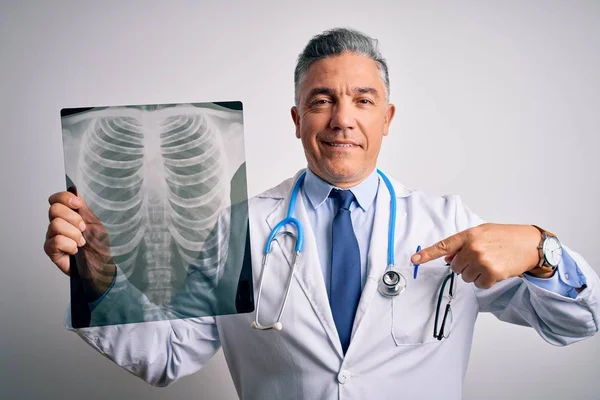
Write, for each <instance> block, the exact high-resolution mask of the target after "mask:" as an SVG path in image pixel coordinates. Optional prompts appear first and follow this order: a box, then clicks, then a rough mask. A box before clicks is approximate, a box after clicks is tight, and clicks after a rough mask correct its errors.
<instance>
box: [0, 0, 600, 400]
mask: <svg viewBox="0 0 600 400" xmlns="http://www.w3.org/2000/svg"><path fill="white" fill-rule="evenodd" d="M0 4H1V5H0V122H1V125H0V126H1V128H0V129H1V131H0V134H1V136H0V178H1V181H0V184H1V187H2V197H1V198H2V204H1V208H0V218H1V219H0V223H1V230H0V246H1V247H0V249H1V253H0V254H2V256H3V261H2V264H1V268H2V272H3V273H2V278H1V279H0V351H1V352H0V397H4V395H7V397H6V398H86V399H93V398H94V399H95V398H110V397H112V398H126V397H130V398H132V397H139V398H142V397H143V398H146V399H159V398H178V399H187V398H204V399H234V398H236V395H235V390H234V389H233V386H232V383H231V379H230V378H229V374H228V371H227V367H226V365H225V362H224V359H223V357H222V353H220V352H219V354H218V355H217V356H216V357H215V358H214V359H213V360H212V361H211V362H210V364H209V365H208V366H207V367H206V368H205V369H204V370H202V371H201V372H199V373H197V374H194V375H192V376H191V377H187V378H183V379H182V380H181V381H179V382H177V383H176V384H174V385H173V386H171V387H169V388H166V389H157V388H153V387H151V386H149V385H147V384H146V383H144V382H142V381H141V380H139V379H137V378H135V377H133V376H132V375H130V374H129V373H127V372H126V371H124V370H122V369H120V368H119V367H117V366H115V365H114V364H112V363H111V362H110V361H109V360H107V359H105V358H103V357H102V356H100V355H99V354H97V353H96V352H95V351H94V350H92V349H91V348H89V347H88V346H87V345H85V344H84V343H83V341H81V340H80V339H79V338H78V337H77V336H76V335H75V334H73V333H69V332H66V331H65V330H64V328H63V315H64V311H65V309H66V307H67V304H68V299H69V281H68V279H67V278H66V277H65V276H64V275H62V273H60V272H59V271H58V270H57V269H56V268H54V267H53V265H52V264H51V263H50V262H49V260H48V259H47V258H46V257H45V255H44V253H43V250H42V245H43V241H44V234H45V231H46V228H47V209H48V203H47V198H48V196H49V195H50V194H51V193H53V192H56V191H60V190H64V188H65V186H64V165H63V158H62V139H61V129H60V118H59V111H60V109H61V108H63V107H80V106H81V107H83V106H99V105H119V104H155V103H176V102H189V101H193V102H204V101H228V100H240V101H242V102H243V103H244V111H245V115H244V120H245V121H244V122H245V125H244V127H245V135H246V151H247V161H248V165H247V170H248V184H249V191H250V193H249V194H250V195H255V194H257V193H259V192H261V191H262V190H264V189H267V188H268V187H271V186H273V185H275V184H276V183H278V182H279V181H280V180H282V179H284V178H287V177H289V176H290V175H291V174H293V173H294V172H296V171H297V170H298V169H299V168H302V167H304V166H305V159H304V154H303V151H302V147H301V144H300V142H299V141H298V140H297V139H296V138H295V136H294V129H293V124H292V120H291V118H290V114H289V109H290V107H291V106H292V103H293V69H294V65H295V60H296V57H297V55H298V54H299V53H300V51H301V50H302V48H303V46H304V45H305V44H306V42H307V41H308V40H309V39H310V37H311V36H313V35H315V34H317V33H320V32H321V31H323V30H325V29H328V28H332V27H336V26H349V27H354V28H357V29H360V30H363V31H364V32H366V33H368V34H370V35H372V36H374V37H376V38H378V39H379V40H380V43H381V50H382V52H383V54H384V56H385V57H386V58H387V60H388V62H389V65H390V77H391V100H392V102H394V103H395V104H396V106H397V115H396V118H395V120H394V122H393V124H392V127H391V133H390V136H389V137H388V138H386V139H385V141H384V145H383V146H384V147H383V149H382V152H381V157H380V164H379V167H380V168H381V169H383V170H384V171H386V172H387V173H388V174H389V175H392V176H394V177H395V178H397V179H398V180H400V181H402V182H403V183H404V184H406V185H407V186H410V187H415V188H420V189H424V190H426V191H427V192H429V193H431V194H446V193H459V194H461V195H462V197H463V199H464V201H465V202H466V204H467V205H468V206H469V207H470V208H471V209H472V210H474V211H475V212H476V213H478V214H479V215H481V216H482V217H483V218H485V219H486V220H489V221H493V222H511V223H535V224H538V225H541V226H543V227H546V228H547V229H549V230H551V231H553V232H555V233H557V234H558V235H559V237H560V238H561V239H562V241H563V242H565V243H566V244H567V245H568V246H570V247H571V248H573V249H575V250H576V251H578V252H579V253H581V254H582V255H583V256H584V257H585V258H586V259H587V260H588V262H589V263H590V264H591V265H592V266H594V267H595V269H596V271H599V270H600V252H599V251H598V230H599V229H600V212H599V211H598V209H599V207H598V204H599V201H598V200H599V195H600V193H599V192H600V178H599V172H600V159H599V158H598V157H597V153H598V146H599V145H600V139H599V138H598V137H599V136H600V111H599V110H600V74H599V73H598V71H600V2H598V1H566V0H564V1H485V2H481V1H472V2H467V1H453V2H449V1H448V2H446V1H439V2H416V1H412V2H409V1H394V2H392V1H390V2H379V1H374V0H370V1H360V2H350V1H347V0H346V1H340V2H325V1H321V2H310V1H296V2H289V3H284V2H275V1H273V2H271V3H267V2H256V1H243V0H232V1H227V2H217V1H215V2H208V1H169V2H167V1H156V0H155V1H148V0H147V1H128V2H125V1H86V2H83V1H77V2H76V1H71V2H64V1H54V2H42V1H37V2H34V1H2V2H1V3H0ZM599 349H600V335H598V336H596V337H594V338H592V339H589V340H586V341H584V342H581V343H578V344H575V345H572V346H568V347H566V348H555V347H553V346H551V345H549V344H547V343H545V342H544V341H543V340H542V339H541V338H539V336H537V334H536V333H535V332H533V330H531V329H527V328H523V327H516V326H510V325H508V324H505V323H501V322H499V321H497V320H496V319H494V318H493V317H490V316H489V315H481V317H480V319H479V321H478V323H477V326H476V333H475V341H474V344H473V353H472V357H471V363H470V367H469V371H468V375H467V378H466V381H465V391H464V394H465V395H464V398H465V399H482V398H496V399H507V398H511V399H513V398H514V399H527V398H546V399H548V398H556V399H558V398H569V399H591V398H597V396H598V395H597V393H599V392H600V380H599V379H598V371H599V370H600V361H599V360H600V350H599ZM432 384H435V377H434V376H432Z"/></svg>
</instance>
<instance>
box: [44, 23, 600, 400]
mask: <svg viewBox="0 0 600 400" xmlns="http://www.w3.org/2000/svg"><path fill="white" fill-rule="evenodd" d="M295 82H296V105H295V106H294V107H293V108H292V110H291V114H292V118H293V121H294V124H295V127H296V136H297V137H298V138H299V139H301V141H302V145H303V147H304V151H305V154H306V159H307V162H308V169H307V171H306V176H305V178H304V183H303V185H302V186H301V190H300V194H299V195H298V202H297V205H296V207H295V210H294V213H295V214H294V215H295V216H296V218H297V219H298V220H299V221H300V222H301V224H302V226H303V227H304V231H305V248H304V253H303V255H302V257H301V262H300V264H299V266H298V268H297V271H296V275H295V279H294V280H293V281H292V283H291V286H290V292H289V301H288V303H287V306H286V309H285V312H284V314H283V316H282V319H281V323H282V326H283V330H281V331H275V330H269V331H261V330H253V329H251V328H250V326H251V323H252V321H254V320H255V317H256V315H255V313H249V314H239V315H224V316H219V317H210V318H190V319H182V320H173V321H156V322H152V323H143V324H128V325H117V326H105V327H96V328H86V329H81V330H78V331H77V332H78V334H79V335H80V336H81V337H82V338H83V339H84V340H86V341H87V342H88V343H89V344H91V345H92V346H93V347H94V348H96V349H97V350H98V351H100V352H102V353H103V354H105V355H107V356H108V357H109V358H111V359H112V360H114V361H115V362H116V363H118V364H119V365H121V366H123V367H124V368H126V369H127V370H129V371H131V372H132V373H134V374H136V375H138V376H140V377H141V378H142V379H144V380H146V381H147V382H149V383H151V384H153V385H157V386H160V385H167V384H169V383H172V382H174V381H175V380H176V379H178V378H179V377H181V376H184V375H188V374H191V373H193V372H195V371H197V370H199V369H200V368H202V366H203V365H204V364H205V363H206V362H207V361H208V360H209V359H210V357H212V355H213V354H214V353H215V352H216V351H217V350H218V348H219V347H220V346H222V348H223V350H224V354H225V357H226V359H227V363H228V365H229V368H230V371H231V373H232V377H233V381H234V383H235V385H236V388H237V391H238V393H239V395H240V397H241V398H244V399H246V398H252V399H267V398H273V399H281V398H286V399H288V398H294V399H296V398H297V399H325V398H342V399H344V398H359V399H371V398H399V397H401V398H427V399H429V398H445V399H458V398H460V397H461V386H462V380H463V377H464V374H465V371H466V367H467V364H468V359H469V352H470V346H471V341H472V335H473V327H474V323H475V320H476V317H477V314H478V312H479V311H482V312H492V313H493V314H494V315H496V316H497V317H498V318H499V319H501V320H504V321H508V322H511V323H515V324H521V325H528V326H531V327H533V328H534V329H535V330H536V331H537V332H539V334H540V335H541V336H542V337H543V338H544V339H545V340H546V341H548V342H550V343H552V344H555V345H566V344H569V343H573V342H576V341H578V340H582V339H584V338H586V337H590V336H592V335H593V334H594V333H595V332H597V331H598V323H597V321H599V320H600V301H599V300H600V292H599V291H600V282H599V279H598V276H597V275H596V274H595V273H594V271H593V270H592V268H591V267H590V266H589V265H588V264H587V263H586V261H585V260H584V259H583V258H582V257H581V256H580V255H578V254H577V253H575V252H574V251H572V250H570V249H569V248H567V247H566V246H564V245H562V246H561V245H560V243H559V242H558V241H557V240H556V239H555V237H554V236H553V235H552V234H551V233H549V232H546V231H545V230H543V229H542V228H538V227H535V226H530V225H499V224H489V223H483V221H481V220H480V219H479V218H478V217H477V216H476V215H474V214H473V213H472V212H470V211H469V210H468V209H467V208H466V207H465V206H464V205H463V204H462V202H461V200H460V198H459V197H457V196H445V197H436V198H432V197H428V196H426V195H424V194H423V193H422V192H420V191H417V190H410V189H408V188H406V187H404V186H403V185H401V184H400V183H399V182H397V181H395V180H391V184H392V187H393V189H394V191H395V193H392V192H391V191H388V190H386V186H387V185H386V182H385V180H384V178H383V177H381V176H380V175H379V174H378V173H377V171H376V169H375V168H376V164H377V157H378V153H379V150H380V148H381V143H382V139H383V137H384V136H386V135H387V133H388V129H389V126H390V124H391V122H392V120H393V117H394V111H395V110H394V106H393V105H392V104H390V103H389V80H388V72H387V66H386V63H385V61H384V60H383V58H382V57H381V55H380V54H379V52H378V50H377V48H376V46H375V42H374V41H373V40H372V39H371V38H369V37H367V36H365V35H363V34H361V33H359V32H356V31H352V30H347V29H336V30H332V31H327V32H324V33H323V34H321V35H318V36H316V37H314V38H313V39H312V40H311V41H310V42H309V43H308V45H307V46H306V48H305V49H304V51H303V52H302V54H301V55H300V57H299V59H298V63H297V67H296V73H295ZM298 176H299V174H297V175H296V176H295V177H293V178H291V179H288V180H286V181H284V182H283V183H281V184H280V185H278V186H277V187H275V188H272V189H270V190H268V191H266V192H265V193H263V194H261V195H259V196H257V197H256V198H254V199H252V200H251V201H250V202H249V205H248V207H249V221H250V229H251V235H250V236H251V249H252V251H251V253H252V265H253V267H254V268H253V269H254V271H253V273H254V282H255V293H256V291H257V288H258V286H257V285H258V282H259V280H260V272H261V268H260V265H261V260H262V248H263V246H264V243H265V240H266V238H267V237H268V235H269V233H270V232H271V230H272V229H273V227H274V226H275V225H276V224H277V223H278V222H279V221H281V220H282V219H283V218H284V217H285V215H286V208H287V204H288V202H289V196H290V192H291V191H292V186H293V184H294V182H295V181H296V179H297V178H298ZM394 198H395V200H396V203H397V210H396V227H395V231H394V234H395V241H394V243H393V244H392V245H393V247H394V249H393V250H394V251H393V253H394V255H395V258H396V260H397V262H396V268H395V270H396V271H397V272H399V273H400V274H402V276H403V277H404V281H402V282H406V288H405V289H404V290H402V293H401V294H399V295H398V296H391V297H388V296H384V295H381V294H380V293H378V288H380V287H381V284H382V283H381V277H382V276H383V274H384V272H385V271H386V267H387V264H388V262H387V259H386V255H387V253H388V247H387V246H388V242H387V240H386V239H387V238H388V229H389V221H390V204H391V200H392V199H394ZM50 203H51V207H50V219H51V223H50V226H49V229H48V235H47V241H46V244H45V250H46V252H47V254H48V255H49V257H50V258H51V260H52V261H53V262H54V263H55V264H56V265H57V266H58V267H59V268H60V269H61V270H62V271H63V272H65V273H69V268H70V265H69V262H68V259H69V255H71V254H75V253H76V252H77V248H78V247H81V246H82V245H84V243H85V241H84V240H83V235H84V234H85V233H86V231H87V229H89V228H86V227H80V224H81V222H85V215H86V208H85V205H84V204H83V203H82V202H81V201H80V200H78V199H77V198H76V196H74V195H73V194H71V193H68V192H61V193H57V194H54V195H52V196H51V197H50ZM78 211H79V212H78ZM82 215H83V217H82ZM82 232H83V233H82ZM419 244H424V245H426V246H429V247H427V248H425V249H423V250H421V251H419V252H417V253H416V254H413V253H414V249H415V248H416V246H417V245H419ZM539 246H541V247H542V249H541V250H540V249H538V247H539ZM552 246H554V247H552ZM273 247H274V248H273V251H272V254H271V258H270V267H271V269H270V271H268V273H270V274H271V275H270V276H268V277H267V278H265V279H266V283H265V286H264V289H263V290H264V291H263V296H262V298H261V303H260V316H259V317H260V321H261V322H262V321H267V322H268V323H272V322H273V321H274V319H275V318H276V316H277V314H278V311H279V308H280V306H281V300H282V298H283V295H284V294H285V287H286V284H287V282H286V280H287V278H288V276H289V272H290V269H289V268H288V267H286V265H291V262H290V261H291V260H290V253H289V252H290V251H291V250H290V249H291V242H290V243H288V242H286V243H282V244H280V245H274V246H273ZM357 249H358V251H357ZM409 260H410V261H411V262H412V263H415V264H420V267H419V269H418V270H417V269H416V268H413V267H408V266H405V265H408V262H409ZM448 264H449V267H448V266H447V265H448ZM453 272H454V273H456V274H457V275H455V274H453ZM113 274H114V269H109V270H108V271H106V270H102V271H100V272H99V273H98V276H100V277H102V276H106V277H109V278H110V279H98V280H97V281H98V282H99V283H98V284H97V285H96V286H95V287H94V291H95V293H96V294H97V295H98V296H106V297H105V298H104V299H102V297H100V299H101V301H100V304H99V305H96V306H97V307H100V308H101V307H103V303H105V302H108V301H109V299H111V296H113V298H114V297H118V296H127V293H126V292H113V290H114V288H113V289H110V284H111V279H112V278H111V277H112V276H113ZM269 279H270V281H269ZM444 282H445V283H444ZM440 287H442V288H441V289H440ZM400 289H402V288H400ZM438 293H439V296H438ZM444 295H449V296H450V297H451V298H452V300H451V302H450V301H448V300H443V297H444ZM438 298H439V299H440V301H439V302H438ZM107 304H111V303H107ZM399 390H400V392H399Z"/></svg>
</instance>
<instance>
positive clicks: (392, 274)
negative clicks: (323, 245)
mask: <svg viewBox="0 0 600 400" xmlns="http://www.w3.org/2000/svg"><path fill="white" fill-rule="evenodd" d="M377 173H378V174H379V176H380V177H381V179H383V182H384V183H385V185H386V186H387V189H388V191H389V192H390V197H391V200H390V223H389V231H388V254H387V264H388V265H387V269H386V271H385V272H384V274H383V276H382V277H381V280H380V282H379V284H378V290H379V293H381V294H382V295H383V296H385V297H394V296H397V295H399V294H400V293H402V292H403V291H404V289H405V288H406V278H404V276H403V275H402V274H401V273H399V272H398V271H395V270H394V239H395V238H394V237H395V232H396V192H395V190H394V187H393V186H392V183H391V182H390V180H389V179H388V177H387V176H385V174H384V173H383V172H381V171H380V170H377ZM305 176H306V171H303V172H302V173H301V174H300V175H299V176H298V178H297V179H296V182H295V183H294V187H293V189H292V194H291V196H290V203H289V205H288V210H287V215H286V217H285V218H284V219H283V220H282V221H281V222H279V223H278V224H277V225H275V227H274V228H273V230H272V231H271V234H270V235H269V237H268V239H267V243H266V245H265V248H264V251H263V261H262V271H261V274H260V283H259V286H258V295H257V298H256V314H255V317H254V321H253V322H252V325H251V326H252V328H254V329H260V330H267V329H275V330H277V331H280V330H281V329H283V325H282V323H281V315H282V314H283V310H284V309H285V304H286V302H287V299H288V294H289V291H290V285H291V283H292V279H293V278H294V272H295V270H296V266H297V265H298V259H299V258H300V255H301V253H302V250H303V249H304V230H303V229H302V224H300V221H298V220H297V219H296V218H294V217H293V216H292V214H293V211H294V209H295V207H296V199H297V197H298V192H299V191H300V186H301V185H302V184H303V183H304V177H305ZM286 225H294V226H295V228H296V232H297V234H296V235H294V234H293V233H292V232H290V231H288V230H285V231H281V229H282V228H283V227H284V226H286ZM286 235H287V236H291V237H292V238H293V239H294V240H295V246H294V253H293V260H292V272H291V273H290V276H289V279H288V281H287V287H286V290H285V295H284V298H283V302H282V303H281V309H280V310H279V315H278V316H277V320H276V321H275V322H274V323H273V324H271V325H262V324H261V323H260V322H258V310H259V308H260V299H261V294H262V288H263V278H264V276H265V271H266V269H267V263H268V260H269V254H271V245H272V243H273V241H274V240H277V238H278V237H279V236H286ZM415 267H416V265H415Z"/></svg>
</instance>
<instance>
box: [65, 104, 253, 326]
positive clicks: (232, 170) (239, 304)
mask: <svg viewBox="0 0 600 400" xmlns="http://www.w3.org/2000/svg"><path fill="white" fill-rule="evenodd" d="M61 124H62V136H63V149H64V159H65V172H66V183H67V188H68V190H69V191H71V192H73V193H76V194H77V195H78V196H79V197H80V198H81V199H82V200H83V201H84V203H85V207H84V208H82V209H80V210H79V211H78V212H79V214H80V215H81V216H82V218H83V219H84V221H85V223H86V225H87V228H86V229H85V231H84V232H83V236H84V239H85V240H86V244H85V245H84V246H83V247H80V248H79V250H78V252H77V254H76V255H75V256H72V257H71V309H70V310H71V322H72V324H73V327H75V328H78V327H87V326H99V325H113V324H124V323H135V322H148V321H156V320H161V319H173V318H193V317H203V316H215V315H223V314H233V313H243V312H251V311H253V309H254V294H253V291H252V271H251V263H250V254H249V252H250V248H249V230H248V207H247V205H248V204H247V203H248V196H247V185H246V170H245V152H244V134H243V119H242V104H241V103H240V102H227V103H196V104H164V105H142V106H114V107H94V108H77V109H75V108H69V109H63V110H61Z"/></svg>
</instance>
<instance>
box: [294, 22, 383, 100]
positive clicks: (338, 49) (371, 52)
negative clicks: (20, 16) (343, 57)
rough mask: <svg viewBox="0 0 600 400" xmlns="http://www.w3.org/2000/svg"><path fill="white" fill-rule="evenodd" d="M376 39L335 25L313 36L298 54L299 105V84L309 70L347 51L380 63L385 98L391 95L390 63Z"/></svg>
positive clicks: (297, 92)
mask: <svg viewBox="0 0 600 400" xmlns="http://www.w3.org/2000/svg"><path fill="white" fill-rule="evenodd" d="M377 45H378V41H377V39H373V38H371V37H369V36H367V35H365V34H364V33H362V32H359V31H357V30H354V29H348V28H335V29H330V30H327V31H325V32H323V33H321V34H319V35H316V36H314V37H313V38H312V39H311V40H310V41H309V42H308V44H307V45H306V47H305V48H304V50H303V51H302V53H300V55H299V56H298V61H297V63H296V69H295V70H294V98H295V102H296V106H298V103H299V102H300V85H301V84H302V81H303V79H304V76H305V75H306V71H307V70H308V68H309V67H310V66H311V65H312V63H314V62H315V61H318V60H321V59H323V58H327V57H331V56H336V55H340V54H342V53H344V52H349V53H354V54H358V55H362V56H366V57H369V58H370V59H372V60H373V61H375V62H376V63H377V68H378V69H379V73H380V75H381V79H382V80H383V83H384V85H385V97H386V101H389V96H390V78H389V74H388V66H387V62H386V61H385V59H384V58H383V57H382V56H381V53H380V52H379V49H378V46H377Z"/></svg>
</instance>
